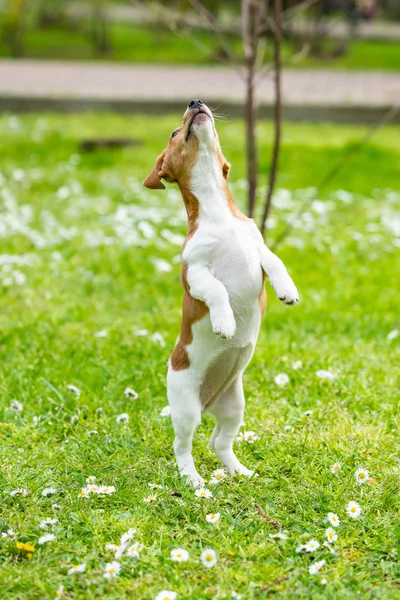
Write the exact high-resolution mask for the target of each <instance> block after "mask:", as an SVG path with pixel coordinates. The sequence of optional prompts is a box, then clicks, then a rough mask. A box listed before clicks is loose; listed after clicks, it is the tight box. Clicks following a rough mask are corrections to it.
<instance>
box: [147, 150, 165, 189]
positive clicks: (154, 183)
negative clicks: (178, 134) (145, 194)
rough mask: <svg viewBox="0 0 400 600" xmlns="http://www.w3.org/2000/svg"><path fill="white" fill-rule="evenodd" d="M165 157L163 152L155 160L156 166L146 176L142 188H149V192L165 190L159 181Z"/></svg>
mask: <svg viewBox="0 0 400 600" xmlns="http://www.w3.org/2000/svg"><path fill="white" fill-rule="evenodd" d="M164 156H165V150H164V151H163V152H162V153H161V154H160V156H159V157H158V158H157V160H156V164H155V165H154V167H153V169H152V170H151V171H150V173H149V174H148V175H147V177H146V179H145V180H144V181H143V185H144V187H147V188H150V189H151V190H165V185H164V184H163V182H162V181H161V179H160V177H161V172H162V164H163V160H164Z"/></svg>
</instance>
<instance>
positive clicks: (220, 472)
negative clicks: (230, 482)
mask: <svg viewBox="0 0 400 600" xmlns="http://www.w3.org/2000/svg"><path fill="white" fill-rule="evenodd" d="M225 477H226V473H225V471H224V469H217V470H216V471H214V472H213V473H212V478H211V480H210V483H211V484H212V485H215V484H216V483H219V482H220V481H222V480H223V479H225Z"/></svg>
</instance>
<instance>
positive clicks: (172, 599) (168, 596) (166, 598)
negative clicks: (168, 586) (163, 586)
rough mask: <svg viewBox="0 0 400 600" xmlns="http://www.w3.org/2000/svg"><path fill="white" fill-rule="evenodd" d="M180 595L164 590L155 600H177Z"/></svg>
mask: <svg viewBox="0 0 400 600" xmlns="http://www.w3.org/2000/svg"><path fill="white" fill-rule="evenodd" d="M177 597H178V594H177V593H176V592H170V591H168V590H163V591H162V592H159V593H158V594H157V596H156V597H155V600H176V599H177Z"/></svg>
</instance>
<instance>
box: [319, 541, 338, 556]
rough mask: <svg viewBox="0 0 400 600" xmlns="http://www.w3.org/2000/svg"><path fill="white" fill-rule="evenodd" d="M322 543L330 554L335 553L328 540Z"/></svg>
mask: <svg viewBox="0 0 400 600" xmlns="http://www.w3.org/2000/svg"><path fill="white" fill-rule="evenodd" d="M322 545H323V546H324V548H327V549H328V550H329V552H330V553H331V554H336V551H335V550H334V549H333V547H332V546H331V545H330V543H329V542H327V541H325V542H323V544H322Z"/></svg>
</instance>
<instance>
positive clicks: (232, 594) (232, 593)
mask: <svg viewBox="0 0 400 600" xmlns="http://www.w3.org/2000/svg"><path fill="white" fill-rule="evenodd" d="M242 597H243V596H242V594H238V593H237V592H235V590H233V591H232V592H231V598H235V599H236V600H242Z"/></svg>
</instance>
